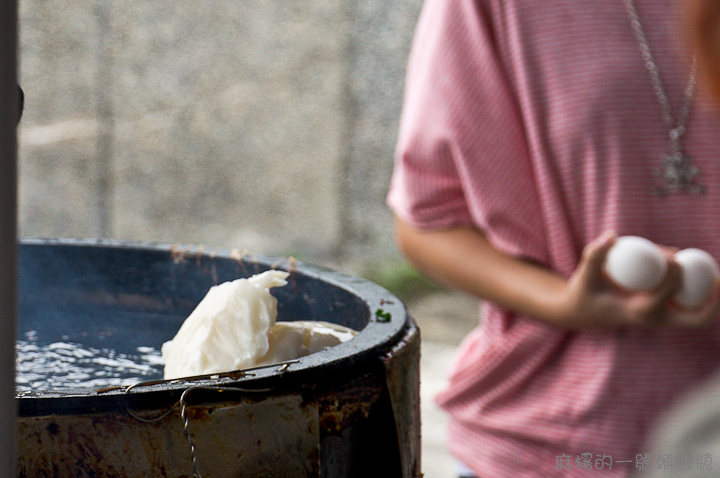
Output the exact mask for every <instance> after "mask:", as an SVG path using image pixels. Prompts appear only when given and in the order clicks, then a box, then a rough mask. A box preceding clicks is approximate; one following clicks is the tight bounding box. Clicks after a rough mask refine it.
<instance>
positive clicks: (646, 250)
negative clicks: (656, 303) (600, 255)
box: [605, 236, 667, 292]
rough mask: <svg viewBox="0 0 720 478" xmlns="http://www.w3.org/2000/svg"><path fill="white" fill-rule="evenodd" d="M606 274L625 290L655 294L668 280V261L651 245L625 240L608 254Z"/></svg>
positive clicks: (632, 238) (631, 238)
mask: <svg viewBox="0 0 720 478" xmlns="http://www.w3.org/2000/svg"><path fill="white" fill-rule="evenodd" d="M605 272H606V273H607V275H608V276H609V277H610V279H611V280H612V281H613V282H615V284H616V285H617V286H619V287H621V288H622V289H625V290H628V291H631V292H636V291H644V290H652V289H654V288H655V287H657V286H658V285H660V283H661V282H662V281H663V279H664V278H665V274H666V273H667V259H666V258H665V256H664V255H663V253H662V251H661V250H660V248H659V247H658V246H657V245H655V244H654V243H653V242H652V241H650V240H648V239H645V238H643V237H638V236H622V237H618V238H617V239H616V240H615V244H613V246H612V247H611V248H610V250H609V251H608V254H607V257H606V259H605Z"/></svg>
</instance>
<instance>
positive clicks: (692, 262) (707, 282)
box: [674, 248, 720, 310]
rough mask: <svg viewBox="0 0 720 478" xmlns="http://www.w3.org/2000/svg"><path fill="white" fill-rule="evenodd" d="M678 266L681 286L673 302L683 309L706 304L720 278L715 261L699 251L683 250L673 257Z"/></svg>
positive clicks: (693, 249) (692, 249)
mask: <svg viewBox="0 0 720 478" xmlns="http://www.w3.org/2000/svg"><path fill="white" fill-rule="evenodd" d="M674 260H675V262H677V263H678V264H679V265H680V271H681V275H682V285H681V287H680V290H679V291H678V293H677V294H676V295H675V301H676V302H677V304H678V305H679V306H680V307H681V308H683V309H688V310H692V309H696V308H698V307H700V306H702V305H703V304H705V303H706V302H707V300H708V299H709V298H710V294H711V292H712V290H713V288H714V286H715V285H716V283H717V280H718V279H719V278H720V267H718V264H717V262H716V261H715V259H714V258H713V257H712V256H711V255H710V254H708V253H707V252H705V251H703V250H701V249H695V248H690V249H683V250H681V251H679V252H677V253H676V254H675V256H674Z"/></svg>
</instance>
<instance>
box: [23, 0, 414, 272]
mask: <svg viewBox="0 0 720 478" xmlns="http://www.w3.org/2000/svg"><path fill="white" fill-rule="evenodd" d="M420 6H421V0H400V1H394V2H389V1H383V0H369V1H355V0H337V1H332V0H297V1H295V0H241V1H238V0H210V1H207V2H189V1H187V0H172V1H171V0H157V1H155V2H129V1H125V0H117V1H112V0H73V1H69V0H23V1H22V2H21V3H20V9H21V12H20V13H21V17H20V81H21V84H22V86H23V89H24V90H25V94H26V111H25V115H24V117H23V120H22V122H21V127H20V136H19V138H20V156H19V157H20V164H19V168H20V184H19V188H20V233H21V235H23V236H36V237H37V236H39V237H110V238H115V239H120V240H142V241H152V242H161V243H172V244H174V243H180V244H203V245H206V246H208V247H227V248H245V249H248V250H250V251H252V252H255V253H260V254H273V255H295V256H296V257H299V258H303V259H305V260H310V261H314V262H319V263H326V264H340V265H343V266H344V267H350V268H356V267H358V266H361V265H363V264H366V263H368V262H373V261H381V260H383V259H385V258H388V257H395V256H396V255H397V252H396V249H395V246H394V244H393V241H392V221H391V214H390V212H389V211H388V210H387V208H386V206H385V203H384V199H385V194H386V192H387V186H388V182H389V178H390V173H391V170H392V159H393V150H394V147H395V140H396V136H397V127H398V118H399V114H400V107H401V102H402V89H403V83H404V72H405V66H406V62H407V55H408V51H409V48H410V42H411V39H412V34H413V29H414V27H415V23H416V20H417V15H418V13H419V9H420Z"/></svg>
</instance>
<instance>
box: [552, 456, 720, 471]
mask: <svg viewBox="0 0 720 478" xmlns="http://www.w3.org/2000/svg"><path fill="white" fill-rule="evenodd" d="M712 459H713V456H712V454H710V453H678V454H675V455H672V454H658V455H650V454H647V453H639V454H637V455H635V459H634V460H614V459H613V457H612V456H610V455H607V454H605V453H603V454H602V455H601V454H593V453H582V454H580V455H566V454H562V455H558V456H556V457H555V469H556V470H570V469H572V468H575V469H578V470H612V467H613V466H614V465H617V464H634V466H635V468H637V469H638V470H640V471H646V470H650V469H653V467H654V468H655V469H657V470H668V471H690V470H705V471H708V470H712V469H713V463H712Z"/></svg>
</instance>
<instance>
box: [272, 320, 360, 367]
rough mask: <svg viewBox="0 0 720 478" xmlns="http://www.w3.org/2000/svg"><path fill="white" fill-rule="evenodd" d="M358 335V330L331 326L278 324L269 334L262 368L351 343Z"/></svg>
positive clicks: (323, 324)
mask: <svg viewBox="0 0 720 478" xmlns="http://www.w3.org/2000/svg"><path fill="white" fill-rule="evenodd" d="M355 335H357V332H355V331H354V330H352V329H349V328H347V327H343V326H341V325H337V324H333V323H330V322H320V321H297V322H278V323H276V324H275V325H273V326H272V327H271V328H270V330H269V332H268V339H269V345H270V347H269V349H268V352H267V354H265V356H264V357H262V358H260V360H259V361H258V364H270V363H277V362H284V361H286V360H294V359H297V358H300V357H304V356H306V355H310V354H314V353H315V352H320V351H322V350H325V349H327V348H329V347H334V346H336V345H339V344H341V343H343V342H347V341H348V340H350V339H352V338H353V337H355Z"/></svg>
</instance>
